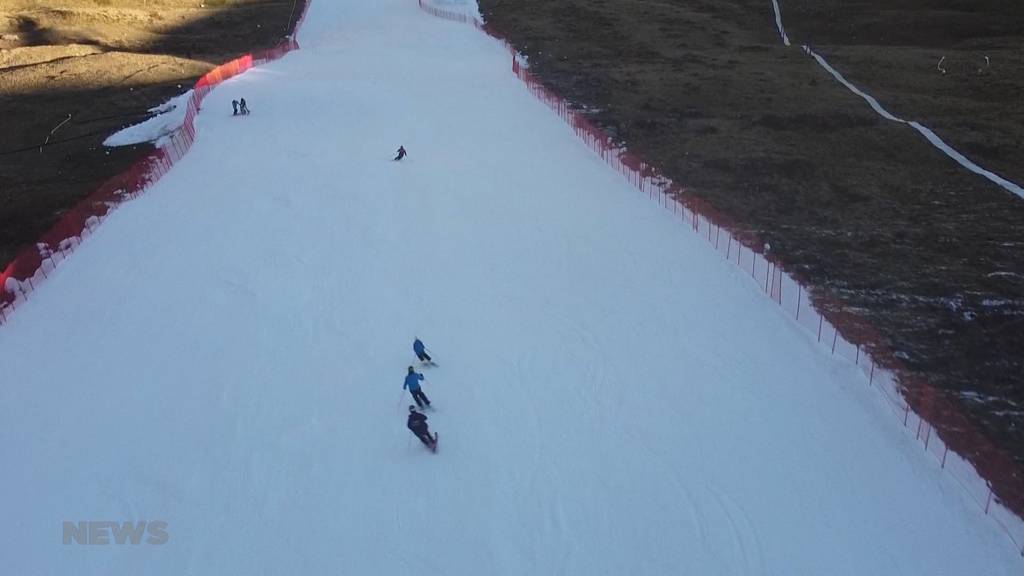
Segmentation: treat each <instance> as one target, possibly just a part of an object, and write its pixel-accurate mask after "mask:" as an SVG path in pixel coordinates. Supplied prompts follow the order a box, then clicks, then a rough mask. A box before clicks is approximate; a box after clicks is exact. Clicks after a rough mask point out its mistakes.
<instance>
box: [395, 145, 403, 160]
mask: <svg viewBox="0 0 1024 576" xmlns="http://www.w3.org/2000/svg"><path fill="white" fill-rule="evenodd" d="M402 158H405V146H399V147H398V156H395V162H398V161H399V160H401V159H402Z"/></svg>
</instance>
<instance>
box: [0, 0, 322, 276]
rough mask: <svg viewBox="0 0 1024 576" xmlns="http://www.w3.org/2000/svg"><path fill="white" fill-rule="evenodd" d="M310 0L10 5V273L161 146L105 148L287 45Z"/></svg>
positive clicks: (2, 198)
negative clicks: (187, 96)
mask: <svg viewBox="0 0 1024 576" xmlns="http://www.w3.org/2000/svg"><path fill="white" fill-rule="evenodd" d="M303 2H304V0H294V1H293V0H276V1H272V0H262V1H261V0H205V1H204V2H200V1H198V0H190V1H186V0H32V1H28V0H5V1H4V2H0V119H2V123H0V130H2V131H0V267H2V265H3V264H6V263H7V262H8V261H9V260H10V259H11V258H12V257H13V256H14V254H15V253H16V251H17V249H18V248H19V247H20V246H23V245H25V244H27V243H31V242H32V241H33V240H35V239H36V238H37V237H38V236H39V235H40V234H41V233H42V232H43V231H45V230H46V229H47V228H49V227H50V225H51V224H52V223H53V222H54V221H55V220H56V218H57V216H58V215H59V214H60V213H61V211H62V210H64V209H66V208H67V207H69V206H71V205H73V204H74V203H75V202H76V201H77V200H78V199H80V198H82V197H83V196H85V195H86V194H88V193H89V192H91V191H92V190H93V189H94V188H95V187H96V186H97V185H98V184H99V183H101V182H103V181H104V180H106V179H108V178H110V177H111V176H113V175H114V174H117V173H119V172H120V171H122V170H123V169H125V168H126V167H127V166H129V165H130V164H131V163H132V162H133V161H134V160H135V159H136V158H138V157H139V156H140V155H142V154H144V153H145V152H146V151H148V149H149V148H148V146H134V147H124V148H105V147H104V146H102V142H103V140H104V139H106V137H107V136H109V135H110V134H112V133H113V132H116V131H117V130H118V129H120V128H122V127H124V126H126V125H130V124H133V123H136V122H139V121H142V120H144V119H145V118H146V117H147V116H148V112H147V111H148V110H149V109H150V108H152V107H153V106H156V105H158V104H161V103H162V102H164V101H165V100H167V99H168V98H170V97H171V96H174V95H176V94H179V93H181V92H183V91H185V90H187V89H189V88H190V87H191V85H192V84H193V83H194V82H195V80H196V79H197V78H198V77H199V76H201V75H202V74H204V73H206V72H207V71H209V70H210V69H211V68H213V67H214V66H216V65H217V64H220V63H222V62H224V61H226V60H230V59H232V58H235V57H237V56H238V55H240V54H244V53H246V52H248V51H250V50H253V49H256V48H264V47H271V46H274V45H276V44H278V43H279V42H280V41H281V40H282V39H283V38H284V37H285V36H287V35H288V34H289V33H290V32H291V29H292V27H293V25H294V22H295V18H296V17H297V16H298V15H299V14H300V13H301V9H302V5H303ZM69 116H70V119H68V118H69ZM65 120H67V121H66V122H65ZM62 122H63V124H62ZM57 126H60V127H59V128H58V129H57V130H56V131H55V132H53V134H52V135H51V134H50V132H51V130H53V129H54V128H55V127H57ZM48 136H49V138H50V143H49V144H48V145H47V146H45V147H42V148H41V145H42V143H43V142H44V141H45V140H46V139H47V137H48Z"/></svg>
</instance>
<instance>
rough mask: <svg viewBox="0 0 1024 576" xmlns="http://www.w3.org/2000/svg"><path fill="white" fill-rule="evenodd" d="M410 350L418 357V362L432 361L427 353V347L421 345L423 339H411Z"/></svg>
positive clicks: (431, 362)
mask: <svg viewBox="0 0 1024 576" xmlns="http://www.w3.org/2000/svg"><path fill="white" fill-rule="evenodd" d="M412 351H413V352H415V353H416V357H417V358H419V359H420V362H427V363H430V364H433V363H434V361H433V360H432V359H431V358H430V354H427V347H426V346H424V345H423V341H422V340H420V339H419V338H417V339H415V340H413V342H412Z"/></svg>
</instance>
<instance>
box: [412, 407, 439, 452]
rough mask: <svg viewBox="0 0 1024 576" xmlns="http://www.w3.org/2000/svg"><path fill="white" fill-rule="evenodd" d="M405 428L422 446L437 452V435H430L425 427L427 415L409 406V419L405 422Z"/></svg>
mask: <svg viewBox="0 0 1024 576" xmlns="http://www.w3.org/2000/svg"><path fill="white" fill-rule="evenodd" d="M405 426H406V428H408V429H409V430H412V433H413V434H415V435H416V437H417V438H419V439H420V442H423V445H424V446H426V447H427V448H430V449H431V450H433V451H435V452H436V451H437V434H434V435H433V436H431V435H430V429H429V427H428V426H427V415H426V414H421V413H419V412H417V411H416V407H415V406H412V405H410V406H409V419H408V420H406V422H405Z"/></svg>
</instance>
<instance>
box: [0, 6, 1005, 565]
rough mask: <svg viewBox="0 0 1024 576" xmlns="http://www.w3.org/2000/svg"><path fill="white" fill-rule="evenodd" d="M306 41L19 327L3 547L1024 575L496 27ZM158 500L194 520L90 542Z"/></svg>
mask: <svg viewBox="0 0 1024 576" xmlns="http://www.w3.org/2000/svg"><path fill="white" fill-rule="evenodd" d="M300 40H301V43H302V45H303V49H302V50H301V51H298V52H296V53H293V54H291V55H289V56H287V57H286V58H284V59H283V60H280V61H278V62H275V63H273V64H271V65H268V66H266V67H262V68H259V69H255V70H252V71H250V72H248V73H247V74H245V75H244V76H242V77H240V78H237V79H234V80H232V81H229V82H227V83H225V84H224V85H222V86H221V87H220V88H218V89H217V90H216V91H214V92H213V93H212V94H210V95H209V96H208V97H207V99H206V100H205V102H204V110H203V112H202V113H201V114H200V116H199V118H198V120H197V123H198V124H197V126H198V130H199V137H198V140H197V143H196V144H195V146H194V147H193V148H192V152H191V153H190V154H189V155H188V156H187V157H186V158H185V159H184V160H183V161H181V163H180V164H178V165H177V167H176V168H175V169H174V170H172V171H171V173H170V174H169V175H168V176H166V177H165V178H164V179H163V180H161V181H160V183H159V184H158V185H157V186H156V187H155V188H154V189H153V190H152V191H151V192H149V193H148V194H147V195H146V196H144V197H142V198H141V199H140V200H137V201H135V202H132V203H129V204H127V205H125V206H124V207H123V208H121V209H120V210H118V211H117V212H116V213H114V214H113V215H112V216H111V217H110V218H109V219H108V220H107V221H106V222H105V223H104V224H103V225H102V226H100V227H99V229H98V230H97V231H96V232H95V233H94V234H93V235H92V236H91V237H90V238H89V240H88V241H87V242H86V243H85V245H83V246H82V247H81V248H80V249H79V250H78V251H76V252H75V254H74V255H73V257H71V258H70V259H69V260H68V261H67V262H66V263H65V264H63V265H62V266H61V267H60V268H59V269H58V270H57V271H56V273H55V274H54V275H52V276H51V278H50V279H49V280H48V281H47V282H46V283H45V284H44V285H42V286H41V287H40V288H38V289H37V290H36V292H35V293H34V294H33V298H32V299H31V300H30V301H28V302H27V303H25V304H24V305H22V306H21V307H19V309H18V311H17V313H16V314H14V315H13V316H12V318H11V320H10V322H9V323H8V324H7V325H5V326H4V327H3V329H0V366H3V376H2V384H0V450H2V451H3V453H2V460H0V461H2V462H3V473H2V474H0V488H2V489H0V510H2V511H3V515H4V518H5V520H6V521H5V522H3V523H2V524H0V573H3V574H26V575H28V574H77V575H92V574H96V575H99V574H103V575H109V574H148V575H161V574H167V575H179V576H180V575H182V574H211V575H213V574H217V575H221V574H268V575H270V574H275V575H276V574H302V575H314V574H410V573H422V574H445V575H456V574H473V575H477V574H507V575H526V574H567V575H573V574H580V575H583V574H586V575H588V576H593V575H602V574H607V575H622V574H650V575H662V574H665V575H668V574H673V575H674V574H694V575H754V574H774V575H847V574H848V575H856V576H863V575H887V574H893V575H929V576H935V575H972V574H979V575H980V574H984V575H986V576H998V575H1004V574H1019V573H1020V570H1021V561H1020V559H1019V558H1017V553H1016V551H1014V550H1013V549H1012V547H1011V546H1010V545H1009V544H1008V542H1007V541H1006V540H1005V538H1004V537H1003V535H1002V534H1000V533H998V532H997V531H996V530H995V528H994V527H993V526H992V525H991V524H990V523H988V522H987V521H986V519H985V518H984V517H983V516H982V513H981V512H980V511H978V510H977V509H976V507H975V505H974V504H973V503H970V502H968V501H967V500H966V499H965V498H966V497H965V496H963V495H962V492H961V491H960V490H959V488H957V487H956V486H954V485H953V484H951V482H952V480H951V479H950V477H949V476H946V475H942V474H941V473H940V471H939V470H938V468H937V464H935V463H934V462H933V461H932V460H930V459H928V458H926V457H925V455H923V454H922V453H921V452H920V450H919V449H918V448H916V447H915V446H914V445H913V444H912V441H911V440H910V439H908V438H907V437H906V436H905V435H904V434H903V432H902V431H901V430H900V429H899V427H898V426H897V425H895V424H894V423H893V422H892V419H891V418H890V417H889V416H888V415H887V414H886V413H885V412H884V410H885V408H884V407H883V406H881V405H880V404H878V400H877V398H876V397H875V396H873V395H872V394H871V393H870V391H868V390H866V389H865V387H864V384H863V382H862V381H861V380H860V376H859V373H858V371H857V369H856V368H854V367H852V366H847V365H844V364H840V363H837V362H836V361H835V360H833V359H832V358H829V357H826V356H825V355H823V354H821V353H820V352H819V351H818V350H817V349H816V348H815V347H814V346H813V345H812V343H811V342H810V341H809V340H808V339H807V337H806V336H805V335H804V334H803V333H802V332H801V331H799V330H798V329H797V328H796V327H795V326H793V325H792V324H791V323H790V322H789V321H788V320H787V319H785V318H784V317H783V316H782V315H780V314H779V312H778V310H777V309H776V308H775V307H773V306H771V305H769V304H768V303H767V302H766V301H765V299H764V297H763V295H761V294H759V293H758V289H757V287H756V286H754V285H753V283H752V282H751V281H750V280H749V278H748V277H746V276H744V275H743V274H741V273H740V272H739V271H737V270H736V269H735V268H734V267H733V266H732V265H730V264H728V263H726V262H723V261H722V260H721V259H720V258H719V257H718V256H716V255H715V254H714V253H713V252H712V251H710V250H708V249H707V248H706V247H705V245H704V244H703V243H702V241H701V240H700V239H699V238H698V237H697V236H696V235H695V234H693V233H692V232H691V231H689V230H687V229H686V228H685V227H684V226H681V225H680V224H679V223H678V222H677V221H676V220H674V219H672V217H671V216H670V215H669V214H667V213H666V212H664V211H663V210H662V209H660V208H659V207H658V206H656V205H654V204H653V203H650V202H648V201H647V200H646V199H645V198H643V197H642V196H640V195H638V194H636V193H635V192H633V191H632V189H630V188H629V186H628V185H627V184H625V183H623V182H622V181H621V180H620V178H619V176H618V174H616V173H614V172H612V171H611V170H609V169H608V168H607V167H605V165H604V164H603V163H602V162H601V161H600V160H599V159H597V158H595V157H593V156H592V155H591V154H590V153H589V151H588V150H587V149H586V148H585V147H584V146H582V145H581V144H579V143H578V142H577V141H576V140H575V139H574V137H573V135H572V134H571V132H570V131H569V130H568V129H567V128H566V127H565V126H563V125H562V124H561V123H560V122H559V121H557V119H556V118H554V117H553V116H552V115H551V114H550V112H549V111H548V110H547V109H546V108H544V107H543V106H542V105H541V104H539V103H537V102H535V101H534V99H533V98H532V97H531V96H530V95H529V94H528V93H527V92H526V91H525V90H524V89H523V88H522V86H521V85H520V84H519V82H518V81H517V80H516V79H515V78H514V77H513V76H512V75H510V74H509V73H508V72H507V61H506V53H505V52H504V50H503V49H502V48H501V47H500V46H498V45H497V44H496V43H495V42H493V41H492V40H489V39H487V38H486V37H484V36H483V35H481V34H479V33H478V32H476V31H475V30H473V29H472V28H470V27H465V26H460V25H457V24H452V23H448V22H445V21H441V20H436V19H433V18H431V17H430V16H428V15H426V14H424V13H423V12H421V11H419V10H418V9H417V7H416V4H415V2H410V1H409V0H360V1H356V0H322V1H317V2H314V3H313V5H312V7H311V9H310V12H309V15H308V17H307V20H306V24H305V28H304V29H303V32H302V35H301V37H300ZM239 97H245V98H246V100H247V101H248V102H249V104H250V107H251V108H252V109H253V111H254V112H253V114H252V115H251V116H248V117H245V118H233V117H231V115H230V110H231V106H230V101H231V100H232V99H237V98H239ZM399 145H404V146H405V148H406V149H407V150H408V152H409V156H408V157H407V158H405V159H404V160H402V161H401V162H392V161H391V158H392V157H393V154H394V151H395V149H396V148H397V147H398V146H399ZM416 335H418V336H420V337H422V338H423V339H424V341H425V342H426V343H427V344H428V345H429V346H430V349H431V353H432V354H434V355H435V358H436V359H437V361H438V364H439V366H438V367H435V368H431V369H428V370H427V371H426V381H425V383H424V385H423V389H424V391H425V392H426V394H427V395H428V396H429V397H430V400H431V401H432V402H433V405H434V407H435V410H434V411H433V412H430V413H429V417H430V425H431V429H432V430H437V431H439V432H440V433H442V434H444V435H445V445H444V447H443V449H442V450H440V451H439V453H438V454H437V455H433V454H430V453H429V452H428V451H427V450H426V449H425V448H424V447H423V446H422V445H420V444H419V442H418V441H417V440H416V439H415V438H413V436H412V435H411V434H410V433H409V431H408V430H406V428H405V418H406V413H407V410H406V406H407V405H408V404H409V403H410V399H409V396H408V394H405V395H404V396H403V395H402V394H404V393H403V392H402V381H403V378H404V375H405V373H406V369H407V366H408V365H410V364H411V363H412V362H413V355H412V349H411V344H412V339H413V337H414V336H416ZM141 520H145V521H148V522H155V521H159V522H166V524H167V526H166V533H167V535H168V537H169V538H168V540H167V542H166V543H163V544H149V543H146V542H145V540H143V541H142V542H140V543H139V544H137V545H132V544H130V543H126V544H123V545H118V544H114V543H111V544H108V545H102V544H97V545H83V544H78V543H76V542H71V543H69V544H64V543H63V540H62V535H63V534H62V526H63V523H64V522H76V523H77V522H88V521H113V522H127V521H141ZM112 540H113V539H112V538H111V541H112Z"/></svg>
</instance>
